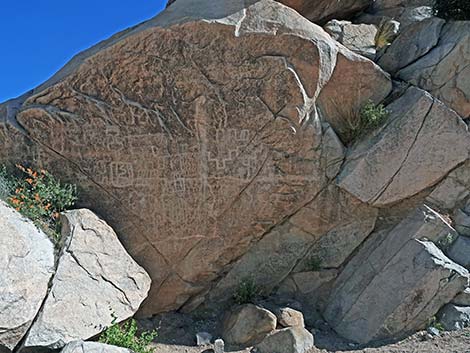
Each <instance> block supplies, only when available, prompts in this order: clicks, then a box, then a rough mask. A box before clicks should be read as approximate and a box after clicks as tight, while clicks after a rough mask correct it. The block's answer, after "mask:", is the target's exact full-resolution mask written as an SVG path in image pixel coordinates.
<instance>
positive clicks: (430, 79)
mask: <svg viewBox="0 0 470 353" xmlns="http://www.w3.org/2000/svg"><path fill="white" fill-rule="evenodd" d="M469 37H470V22H467V21H455V22H449V23H448V24H446V25H445V26H444V28H443V29H442V31H441V34H440V37H439V43H438V45H437V46H436V47H435V48H434V49H432V50H431V51H430V52H429V53H428V54H427V55H425V56H423V57H421V58H420V59H419V60H417V61H415V62H414V63H412V64H411V65H409V66H407V67H405V68H404V69H402V70H400V71H399V72H398V77H400V78H401V79H403V80H405V81H407V82H410V83H411V84H413V85H416V86H418V87H421V88H423V89H425V90H427V91H429V92H430V93H431V94H433V95H434V96H435V97H437V98H438V99H440V100H441V101H442V102H444V103H445V104H447V105H448V106H449V107H451V108H452V109H454V110H455V111H456V112H457V113H459V114H460V115H461V116H462V117H463V118H468V117H470V80H468V77H469V75H470V65H469V64H470V40H469Z"/></svg>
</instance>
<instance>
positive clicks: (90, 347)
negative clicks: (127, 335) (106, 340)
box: [61, 341, 132, 353]
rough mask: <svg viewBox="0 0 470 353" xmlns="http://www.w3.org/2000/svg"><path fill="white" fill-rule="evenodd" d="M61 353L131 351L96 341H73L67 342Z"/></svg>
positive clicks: (115, 352) (116, 352)
mask: <svg viewBox="0 0 470 353" xmlns="http://www.w3.org/2000/svg"><path fill="white" fill-rule="evenodd" d="M61 353H132V351H130V350H129V349H126V348H121V347H116V346H111V345H108V344H103V343H98V342H83V341H74V342H70V343H68V344H67V345H66V346H65V347H64V349H63V350H62V351H61Z"/></svg>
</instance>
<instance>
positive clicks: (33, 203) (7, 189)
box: [0, 165, 77, 237]
mask: <svg viewBox="0 0 470 353" xmlns="http://www.w3.org/2000/svg"><path fill="white" fill-rule="evenodd" d="M16 167H17V168H18V171H19V174H18V175H17V176H15V175H13V174H8V173H7V171H6V168H5V167H4V166H3V167H2V168H1V169H0V183H1V184H2V188H1V189H2V195H0V197H2V196H3V198H4V199H5V200H6V202H7V203H8V204H10V205H11V206H12V207H14V208H15V209H16V210H17V211H18V212H20V213H21V214H23V215H24V216H25V217H28V218H29V219H31V220H32V221H33V222H35V223H36V224H39V225H40V226H44V227H46V228H48V229H49V230H52V233H53V234H52V235H53V236H54V237H57V236H58V232H59V227H60V224H59V216H60V212H62V211H65V210H66V209H68V208H70V207H72V206H73V205H74V204H75V202H76V200H77V188H76V186H75V185H71V184H62V183H61V182H60V181H59V180H58V179H56V178H55V177H54V176H52V175H51V174H50V173H49V172H47V171H45V170H42V169H41V170H34V169H31V168H25V167H23V166H22V165H17V166H16ZM44 227H43V228H44ZM45 230H46V229H45ZM47 233H49V234H50V233H51V232H47ZM50 235H51V234H50Z"/></svg>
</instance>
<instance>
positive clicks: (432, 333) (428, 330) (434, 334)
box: [426, 326, 441, 336]
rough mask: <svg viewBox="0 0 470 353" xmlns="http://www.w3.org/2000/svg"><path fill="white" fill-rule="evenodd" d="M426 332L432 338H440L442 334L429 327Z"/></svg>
mask: <svg viewBox="0 0 470 353" xmlns="http://www.w3.org/2000/svg"><path fill="white" fill-rule="evenodd" d="M426 331H427V332H428V334H430V335H431V336H440V334H441V331H439V330H438V329H437V328H435V327H433V326H430V327H428V328H427V330H426Z"/></svg>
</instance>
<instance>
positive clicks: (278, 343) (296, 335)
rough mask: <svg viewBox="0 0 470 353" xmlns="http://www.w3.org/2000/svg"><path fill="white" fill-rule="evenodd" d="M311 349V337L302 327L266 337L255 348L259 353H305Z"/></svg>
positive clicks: (286, 329)
mask: <svg viewBox="0 0 470 353" xmlns="http://www.w3.org/2000/svg"><path fill="white" fill-rule="evenodd" d="M312 347H313V335H312V334H311V333H310V332H308V331H307V330H306V329H304V328H302V327H289V328H285V329H282V330H278V331H275V332H273V333H272V334H270V335H269V336H267V337H266V338H265V339H264V340H263V342H261V343H260V344H259V345H258V346H257V347H256V348H257V350H258V352H259V353H305V352H307V351H309V350H310V349H311V348H312Z"/></svg>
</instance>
